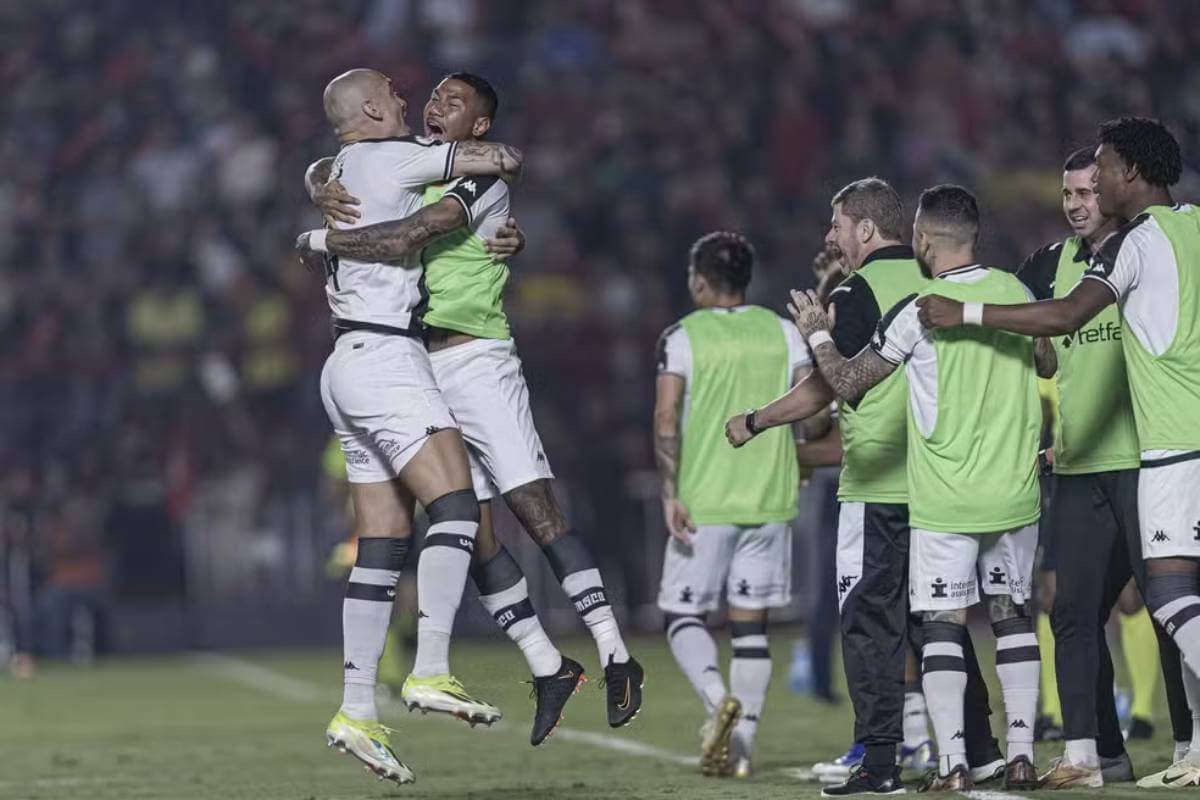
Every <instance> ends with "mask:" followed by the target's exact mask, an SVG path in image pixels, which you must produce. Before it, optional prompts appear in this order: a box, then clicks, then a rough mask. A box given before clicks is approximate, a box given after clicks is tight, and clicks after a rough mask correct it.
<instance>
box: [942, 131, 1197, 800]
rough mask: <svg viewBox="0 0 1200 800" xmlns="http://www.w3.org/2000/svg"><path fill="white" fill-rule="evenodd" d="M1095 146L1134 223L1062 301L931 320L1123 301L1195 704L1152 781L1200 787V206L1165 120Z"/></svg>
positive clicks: (1149, 578) (1146, 533) (1012, 317)
mask: <svg viewBox="0 0 1200 800" xmlns="http://www.w3.org/2000/svg"><path fill="white" fill-rule="evenodd" d="M1098 141H1099V146H1098V147H1097V149H1096V166H1097V169H1096V189H1097V191H1098V192H1099V197H1098V205H1099V209H1100V212H1101V213H1103V214H1105V215H1107V216H1113V217H1122V218H1124V219H1127V220H1129V222H1128V223H1126V224H1125V225H1123V226H1122V227H1121V228H1120V229H1119V230H1118V231H1117V232H1116V233H1115V234H1114V235H1112V236H1111V237H1109V239H1108V240H1106V241H1105V242H1104V244H1103V246H1102V247H1101V248H1100V251H1099V252H1098V253H1097V254H1096V255H1095V257H1094V258H1093V259H1092V265H1091V267H1090V268H1089V269H1088V270H1087V271H1086V272H1085V273H1084V279H1083V280H1081V281H1080V282H1079V283H1078V285H1076V286H1075V288H1073V289H1072V290H1071V291H1070V292H1068V293H1067V294H1066V295H1065V296H1063V297H1055V298H1053V299H1049V300H1042V301H1039V302H1036V303H1022V304H1016V305H996V304H986V305H981V304H979V303H978V302H975V303H970V304H964V303H963V302H960V301H959V300H957V299H951V298H932V297H931V298H926V299H925V302H924V303H923V305H922V308H921V312H920V313H921V321H922V322H923V323H924V324H925V325H926V326H928V327H931V328H943V327H952V326H958V325H963V324H964V323H965V324H966V325H967V326H968V328H967V329H968V330H970V329H973V328H976V327H980V326H982V327H984V328H989V329H999V330H1008V331H1014V332H1017V333H1025V334H1030V335H1037V336H1070V335H1073V334H1075V332H1076V331H1079V330H1080V329H1081V328H1083V327H1084V326H1085V325H1086V324H1087V323H1088V322H1090V321H1091V320H1092V319H1094V318H1095V317H1096V315H1097V314H1099V313H1100V312H1101V311H1103V310H1104V309H1105V308H1107V307H1108V306H1110V305H1112V304H1113V303H1117V305H1118V307H1119V309H1120V311H1121V318H1122V320H1123V322H1124V328H1123V334H1124V335H1123V336H1122V338H1121V345H1122V348H1123V350H1124V352H1125V365H1126V370H1127V372H1128V376H1129V390H1130V395H1131V397H1132V400H1133V415H1134V420H1135V422H1136V424H1137V433H1138V447H1139V448H1140V450H1141V466H1140V471H1139V476H1138V497H1137V504H1138V517H1139V529H1140V532H1141V540H1142V555H1143V556H1144V557H1145V559H1146V589H1145V599H1146V606H1147V607H1148V608H1149V609H1150V612H1151V613H1152V614H1153V615H1154V618H1155V619H1156V620H1158V622H1159V623H1160V624H1161V625H1162V626H1163V627H1164V628H1166V630H1167V632H1168V633H1169V634H1171V637H1172V638H1173V639H1174V640H1175V643H1176V645H1178V647H1179V650H1180V652H1181V653H1182V655H1183V659H1184V663H1185V669H1184V670H1183V681H1184V687H1185V689H1186V690H1187V697H1188V705H1189V706H1190V707H1191V709H1192V718H1193V724H1192V740H1191V743H1190V747H1189V751H1188V752H1187V753H1186V754H1178V753H1177V756H1179V757H1178V758H1177V759H1176V761H1175V763H1174V764H1173V765H1172V766H1171V767H1170V768H1168V769H1166V770H1164V771H1163V772H1161V773H1157V774H1156V775H1152V776H1149V777H1147V778H1143V779H1142V780H1141V781H1139V782H1138V785H1139V786H1143V785H1159V786H1162V785H1166V786H1172V787H1183V786H1200V678H1197V672H1198V671H1200V619H1198V618H1200V560H1198V559H1200V492H1198V491H1196V487H1197V486H1200V273H1198V272H1197V270H1196V269H1195V264H1196V262H1197V260H1198V259H1200V209H1197V208H1196V207H1195V206H1192V205H1187V204H1180V205H1176V204H1175V202H1174V200H1173V199H1172V198H1171V191H1170V187H1171V186H1173V185H1174V184H1175V183H1177V182H1178V181H1179V176H1180V173H1181V172H1182V169H1183V159H1182V156H1181V154H1180V151H1179V143H1178V142H1177V141H1176V140H1175V137H1174V136H1172V135H1171V132H1170V131H1168V130H1167V129H1166V127H1164V126H1163V125H1162V123H1160V122H1158V121H1157V120H1152V119H1147V118H1144V117H1121V118H1119V119H1114V120H1109V121H1107V122H1105V123H1103V124H1102V125H1101V126H1100V129H1099V136H1098Z"/></svg>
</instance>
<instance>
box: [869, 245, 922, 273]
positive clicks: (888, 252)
mask: <svg viewBox="0 0 1200 800" xmlns="http://www.w3.org/2000/svg"><path fill="white" fill-rule="evenodd" d="M912 258H913V251H912V248H911V247H909V246H908V245H906V244H889V245H888V246H887V247H881V248H879V249H878V250H876V251H874V252H873V253H871V255H869V256H867V257H866V258H864V259H863V262H862V265H861V266H859V269H862V268H863V267H865V266H866V265H867V264H870V263H871V262H872V261H883V260H885V259H888V260H909V261H911V260H912Z"/></svg>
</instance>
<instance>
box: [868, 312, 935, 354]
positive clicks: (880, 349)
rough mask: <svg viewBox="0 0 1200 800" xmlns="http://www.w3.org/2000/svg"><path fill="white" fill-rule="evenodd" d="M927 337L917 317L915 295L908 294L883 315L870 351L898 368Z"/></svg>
mask: <svg viewBox="0 0 1200 800" xmlns="http://www.w3.org/2000/svg"><path fill="white" fill-rule="evenodd" d="M926 336H928V333H927V332H926V330H925V328H924V326H922V325H921V320H920V319H919V318H918V317H917V295H915V294H910V295H909V296H908V297H906V298H904V299H903V300H901V301H900V302H899V303H896V305H894V306H892V308H891V309H890V310H889V311H888V312H887V313H886V314H884V315H883V319H881V320H880V321H879V327H877V328H876V329H875V336H874V338H873V339H872V340H871V349H872V350H874V351H875V352H876V353H878V354H879V356H880V358H882V359H884V360H885V361H890V362H891V363H893V364H896V365H897V366H899V365H900V364H903V363H904V362H906V361H908V358H909V356H911V355H912V353H913V350H915V349H916V347H917V345H918V344H919V343H920V342H921V341H922V340H924V339H925V337H926Z"/></svg>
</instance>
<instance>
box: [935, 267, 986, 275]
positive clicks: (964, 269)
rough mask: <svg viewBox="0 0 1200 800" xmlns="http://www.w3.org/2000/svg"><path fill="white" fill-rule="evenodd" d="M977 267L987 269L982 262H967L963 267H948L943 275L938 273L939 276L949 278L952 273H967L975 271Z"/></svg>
mask: <svg viewBox="0 0 1200 800" xmlns="http://www.w3.org/2000/svg"><path fill="white" fill-rule="evenodd" d="M977 269H987V267H985V266H983V265H982V264H966V265H964V266H961V267H955V268H954V269H948V270H946V271H945V272H943V273H942V274H941V275H938V277H939V278H949V277H950V276H951V275H965V274H966V273H968V272H974V271H975V270H977Z"/></svg>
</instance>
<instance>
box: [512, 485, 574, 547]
mask: <svg viewBox="0 0 1200 800" xmlns="http://www.w3.org/2000/svg"><path fill="white" fill-rule="evenodd" d="M504 501H505V502H506V503H508V507H509V508H510V509H512V512H513V516H515V517H516V518H517V521H518V522H520V523H521V526H522V527H523V528H525V530H526V531H528V532H529V535H530V536H532V537H533V538H534V539H535V540H536V541H537V543H538V544H539V545H541V546H542V547H545V546H546V545H548V544H550V543H551V542H553V541H554V540H555V539H557V538H559V537H560V536H562V535H563V534H564V533H566V532H567V518H566V517H565V516H564V515H563V513H562V509H560V508H559V507H558V500H556V499H555V497H554V490H553V489H552V488H551V486H550V481H548V480H538V481H533V482H531V483H526V484H524V485H522V486H518V487H517V488H515V489H513V490H511V491H509V492H507V493H506V494H505V495H504Z"/></svg>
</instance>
